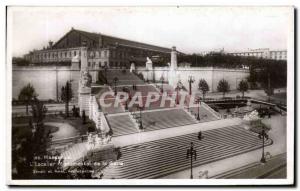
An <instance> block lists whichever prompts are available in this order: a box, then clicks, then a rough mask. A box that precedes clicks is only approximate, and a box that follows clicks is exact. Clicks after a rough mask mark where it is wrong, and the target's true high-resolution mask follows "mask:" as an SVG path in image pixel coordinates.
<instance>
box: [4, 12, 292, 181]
mask: <svg viewBox="0 0 300 191" xmlns="http://www.w3.org/2000/svg"><path fill="white" fill-rule="evenodd" d="M294 14H295V9H294V7H293V6H7V7H6V27H7V28H6V33H7V35H6V43H7V46H6V48H7V49H6V74H7V79H6V80H7V87H6V89H7V92H8V96H7V98H6V102H7V108H6V109H7V110H6V111H7V118H8V120H7V121H8V123H7V126H6V130H7V134H6V135H7V140H6V143H7V145H6V147H8V153H7V157H6V159H7V161H6V163H7V164H8V165H7V169H6V171H7V175H6V176H7V178H8V184H9V185H20V186H22V185H98V186H101V185H110V186H114V185H292V184H294V181H295V180H294V176H295V175H294V173H295V172H294V166H295V164H294V163H295V161H294V153H295V151H294V147H295V145H294V141H295V140H294V139H295V136H294V131H295V130H294V128H295V127H294V83H295V82H294V72H295V71H294Z"/></svg>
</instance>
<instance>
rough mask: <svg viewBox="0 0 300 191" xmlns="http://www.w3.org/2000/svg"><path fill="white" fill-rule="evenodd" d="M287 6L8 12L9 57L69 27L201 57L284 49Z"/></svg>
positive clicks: (25, 9) (40, 45) (56, 37)
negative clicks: (205, 53) (210, 53)
mask: <svg viewBox="0 0 300 191" xmlns="http://www.w3.org/2000/svg"><path fill="white" fill-rule="evenodd" d="M292 13H293V9H292V8H291V7H9V8H8V14H7V35H8V41H7V42H8V44H9V45H10V46H11V49H12V54H13V56H22V55H24V54H26V53H28V52H29V51H31V50H33V49H42V48H43V46H47V45H48V42H49V41H50V40H51V41H54V42H56V41H58V40H59V39H60V38H61V37H62V36H63V35H64V34H66V33H67V32H68V31H70V30H71V28H72V27H74V28H75V29H79V30H85V31H88V32H97V33H103V34H107V35H112V36H116V37H120V38H125V39H129V40H134V41H139V42H145V43H149V44H153V45H158V46H162V47H168V48H171V47H172V46H176V47H177V50H179V51H181V52H184V53H200V52H202V51H210V50H215V49H221V48H224V49H225V51H227V52H231V51H243V50H247V49H256V48H270V49H286V48H287V40H288V34H289V33H288V31H289V26H291V25H292V19H291V18H292Z"/></svg>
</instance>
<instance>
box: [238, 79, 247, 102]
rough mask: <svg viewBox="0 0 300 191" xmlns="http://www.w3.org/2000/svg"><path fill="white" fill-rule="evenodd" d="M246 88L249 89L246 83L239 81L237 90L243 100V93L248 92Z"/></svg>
mask: <svg viewBox="0 0 300 191" xmlns="http://www.w3.org/2000/svg"><path fill="white" fill-rule="evenodd" d="M248 88H249V87H248V82H247V81H246V80H242V81H240V83H239V87H238V90H239V91H240V92H242V95H243V98H244V93H245V92H246V91H248Z"/></svg>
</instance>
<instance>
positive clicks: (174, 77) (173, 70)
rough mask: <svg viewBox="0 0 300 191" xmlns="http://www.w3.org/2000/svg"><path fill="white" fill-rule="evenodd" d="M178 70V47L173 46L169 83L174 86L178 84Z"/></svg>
mask: <svg viewBox="0 0 300 191" xmlns="http://www.w3.org/2000/svg"><path fill="white" fill-rule="evenodd" d="M176 71H177V51H176V47H175V46H173V47H172V51H171V64H170V70H169V76H168V77H169V79H168V81H169V84H170V85H171V86H173V87H174V88H175V87H176V86H177V82H178V79H177V74H176V73H177V72H176Z"/></svg>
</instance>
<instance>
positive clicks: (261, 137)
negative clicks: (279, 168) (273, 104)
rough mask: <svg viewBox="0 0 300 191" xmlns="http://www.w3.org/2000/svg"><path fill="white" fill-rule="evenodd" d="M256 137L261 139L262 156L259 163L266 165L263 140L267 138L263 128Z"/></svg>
mask: <svg viewBox="0 0 300 191" xmlns="http://www.w3.org/2000/svg"><path fill="white" fill-rule="evenodd" d="M258 137H259V138H260V139H262V154H261V159H260V162H261V163H266V159H265V139H266V140H268V139H269V136H268V134H267V133H266V131H265V128H264V127H263V129H262V131H261V132H260V133H259V135H258Z"/></svg>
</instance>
